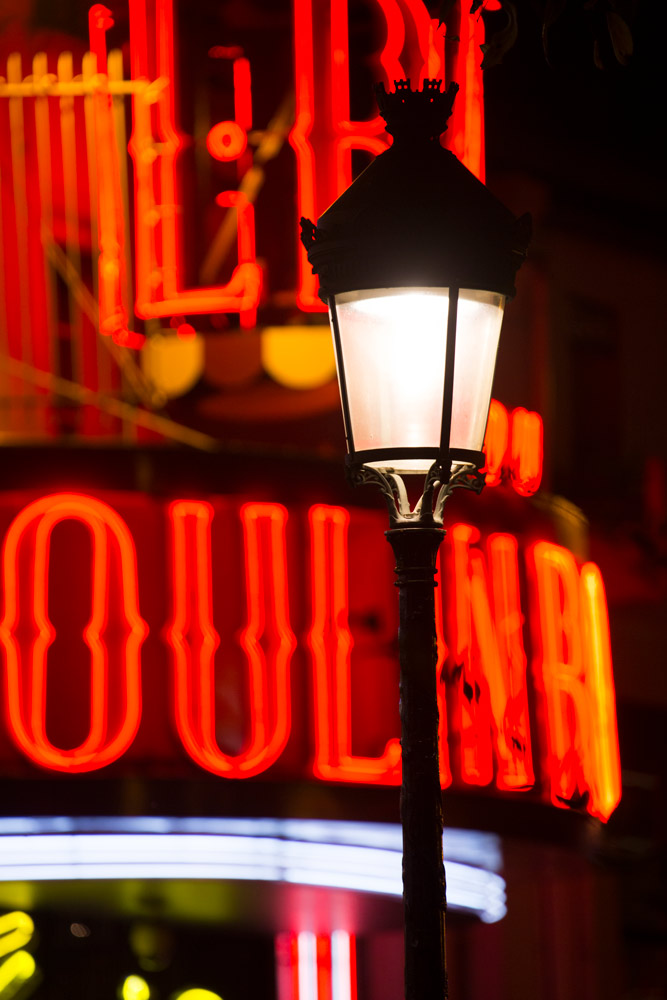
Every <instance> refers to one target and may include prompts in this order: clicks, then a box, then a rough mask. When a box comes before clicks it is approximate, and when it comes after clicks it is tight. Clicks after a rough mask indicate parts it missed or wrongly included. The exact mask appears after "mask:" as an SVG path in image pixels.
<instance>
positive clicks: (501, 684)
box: [0, 493, 620, 819]
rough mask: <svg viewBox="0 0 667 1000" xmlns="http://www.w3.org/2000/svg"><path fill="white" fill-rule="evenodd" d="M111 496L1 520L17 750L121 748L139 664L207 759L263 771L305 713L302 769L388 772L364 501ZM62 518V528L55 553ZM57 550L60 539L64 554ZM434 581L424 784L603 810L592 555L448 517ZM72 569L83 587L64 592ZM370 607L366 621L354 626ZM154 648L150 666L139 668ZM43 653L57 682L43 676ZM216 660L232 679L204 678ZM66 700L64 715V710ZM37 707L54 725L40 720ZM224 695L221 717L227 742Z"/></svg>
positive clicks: (391, 744)
mask: <svg viewBox="0 0 667 1000" xmlns="http://www.w3.org/2000/svg"><path fill="white" fill-rule="evenodd" d="M124 496H125V499H123V498H124ZM128 496H133V497H134V498H133V499H132V500H131V501H130V500H128V499H127V497H128ZM118 497H119V499H118V500H116V501H113V497H111V500H112V501H113V502H106V501H105V500H103V499H101V498H99V497H94V496H86V495H81V494H75V493H55V494H50V495H48V496H42V497H39V498H37V499H35V500H32V501H31V502H28V503H25V505H24V506H23V508H22V509H21V510H20V511H19V512H18V513H17V514H16V515H15V516H14V517H13V520H12V521H11V523H10V524H9V525H8V527H7V529H6V532H5V538H4V545H3V551H2V577H3V589H4V594H5V600H4V613H3V617H2V620H1V621H0V649H2V651H3V655H4V660H5V665H6V670H5V693H6V706H7V712H6V725H7V731H8V733H9V735H10V736H11V739H12V741H13V742H14V744H15V745H16V746H17V747H18V748H19V750H20V751H21V752H22V753H23V754H24V755H25V756H26V757H27V758H28V759H29V760H30V761H32V762H33V763H34V764H37V765H39V766H40V767H43V768H46V769H48V770H55V771H62V772H69V773H77V772H89V771H97V770H100V769H102V768H104V767H106V766H107V765H109V764H111V763H113V762H114V761H117V760H119V759H120V758H121V757H122V756H123V755H124V754H126V753H128V752H129V751H130V750H131V746H132V743H133V741H134V740H135V736H136V734H137V732H138V730H139V728H140V723H141V720H142V718H143V717H144V716H145V715H146V714H148V716H150V715H151V712H154V711H155V709H154V708H153V703H154V701H155V692H150V694H149V691H148V689H147V688H146V683H147V681H146V679H144V680H143V682H142V676H141V675H142V672H143V673H145V671H146V670H149V667H150V676H151V677H153V678H155V677H156V676H160V677H162V678H164V682H163V683H164V685H167V684H168V685H170V686H171V691H172V695H171V700H172V714H173V726H174V731H175V733H177V734H178V737H179V739H180V742H181V744H182V746H183V748H184V750H185V751H186V753H187V754H188V755H189V757H190V758H191V759H192V760H193V761H194V762H195V763H196V764H197V765H198V766H200V767H202V768H205V769H206V770H208V771H209V772H211V773H213V774H216V775H219V776H221V777H227V778H237V779H239V778H240V779H242V778H247V777H251V776H253V775H258V774H262V773H265V772H266V771H267V770H269V769H270V768H273V767H275V768H277V769H278V770H277V772H276V773H282V772H281V770H280V769H281V767H284V766H285V765H284V764H283V758H284V757H285V756H287V758H288V759H291V760H292V765H291V766H294V764H293V761H294V752H295V751H294V749H293V743H291V742H290V740H291V739H293V738H297V736H296V734H297V733H299V732H302V731H303V732H305V731H306V730H307V729H308V728H309V727H310V726H311V725H312V737H311V740H312V757H311V762H310V765H308V768H307V770H308V769H309V770H310V773H311V775H314V776H315V777H316V778H318V779H320V780H325V781H339V782H353V783H361V784H397V783H399V782H400V746H399V743H398V739H397V732H396V733H395V734H394V735H390V734H391V729H392V727H393V726H394V725H395V724H396V723H395V722H393V721H392V719H393V714H392V713H393V711H394V709H395V702H396V701H397V690H395V689H394V687H395V677H393V674H392V671H395V662H394V657H393V654H392V653H391V650H390V645H389V644H390V642H391V641H392V640H391V635H392V633H393V634H394V635H395V622H394V621H393V620H392V618H391V616H392V615H393V614H394V609H393V594H392V593H388V594H385V593H384V591H385V590H386V591H389V590H390V588H389V587H386V588H384V587H383V585H382V584H379V583H378V581H379V580H382V579H383V577H382V576H381V575H378V574H377V573H372V572H371V568H370V567H372V565H373V560H374V559H375V560H377V559H378V558H379V559H383V558H384V559H386V558H387V556H386V554H385V553H384V550H383V549H381V548H378V551H377V553H375V554H374V555H372V554H371V555H366V550H367V545H368V544H370V545H371V546H372V545H375V544H376V542H375V541H369V542H368V543H367V544H366V546H365V547H362V546H360V545H359V544H357V541H358V540H360V538H361V537H362V536H361V534H359V533H360V532H362V533H363V538H364V539H371V537H372V538H373V539H374V538H375V536H376V535H377V537H378V538H379V542H377V545H378V546H382V545H384V539H382V535H381V531H380V530H377V531H376V530H375V529H376V528H377V527H378V526H377V525H376V523H375V522H376V521H377V520H378V518H379V517H381V515H376V514H375V512H373V513H369V512H361V511H348V510H346V509H345V508H342V507H337V506H328V505H322V504H315V505H313V506H312V507H311V508H310V510H309V511H308V512H304V514H303V515H302V514H300V513H299V512H298V511H288V510H287V508H285V507H284V506H283V505H281V504H277V503H270V502H261V503H259V502H249V503H248V502H246V503H242V504H240V505H239V504H237V503H236V502H235V501H233V500H231V499H229V498H228V499H225V498H210V499H207V500H203V499H202V500H198V499H187V500H176V501H173V502H172V503H170V504H166V505H165V506H164V507H162V508H161V509H160V507H159V506H158V505H157V504H156V502H155V501H150V500H149V499H148V498H143V497H141V496H137V495H123V494H119V495H118ZM119 502H120V505H121V507H122V508H123V509H124V511H125V514H126V518H128V517H129V518H130V521H134V524H135V526H134V528H133V529H131V528H130V526H129V525H128V521H127V520H126V519H125V518H124V517H123V516H121V514H120V513H119V511H118V510H117V509H116V506H117V505H118V503H119ZM128 504H129V506H128ZM220 512H224V513H220ZM139 516H141V520H140V521H137V520H136V518H137V517H139ZM371 521H372V522H373V523H372V525H371V523H370V522H371ZM63 531H65V532H67V531H69V532H70V535H67V538H68V539H72V540H73V541H71V542H70V541H68V542H67V545H66V546H65V548H64V549H63V542H62V538H63V537H65V536H63ZM73 532H74V533H76V532H78V535H76V536H75V534H72V533H73ZM355 533H356V534H355ZM165 537H166V545H165V543H164V539H165ZM58 538H60V539H61V540H60V541H58ZM297 539H301V540H300V541H297ZM348 542H349V544H348ZM72 545H76V546H79V549H77V552H78V553H79V554H78V556H76V558H75V556H73V555H72V551H73V549H72V548H71V546H72ZM54 546H55V548H54ZM147 546H149V548H148V549H147ZM361 552H364V556H363V559H362V557H361V555H360V553H361ZM304 553H305V556H304ZM160 558H161V559H162V560H163V562H161V563H159V562H158V561H157V560H159V559H160ZM72 565H74V566H75V567H76V572H75V573H74V574H73V573H72ZM63 574H64V576H63ZM75 579H76V580H78V584H75ZM161 580H164V597H163V598H161V602H162V603H161V604H158V605H157V607H158V608H159V607H162V609H163V610H162V612H160V613H158V611H157V610H156V603H155V602H156V597H155V588H156V582H158V583H159V581H161ZM58 581H60V583H58ZM440 581H441V585H440V588H439V591H438V593H439V594H440V597H441V600H440V601H438V602H437V617H438V621H437V634H438V647H439V658H438V676H439V696H440V705H441V735H442V739H441V774H442V783H443V786H447V785H449V784H450V783H453V784H456V785H459V786H461V785H463V786H465V785H468V786H471V785H472V786H480V787H488V786H490V785H491V784H494V785H495V788H496V789H497V790H498V791H500V792H523V791H529V790H531V789H536V788H537V789H541V790H542V794H543V795H546V797H547V798H549V800H550V801H551V802H552V803H553V804H554V805H557V806H573V807H581V808H585V809H586V810H587V811H588V812H590V813H591V814H593V815H595V816H598V817H600V818H602V819H606V818H607V817H608V816H609V815H610V814H611V812H612V811H613V809H614V808H615V805H616V804H617V802H618V801H619V798H620V769H619V758H618V738H617V731H616V718H615V702H614V684H613V674H612V664H611V654H610V646H609V626H608V618H607V609H606V604H605V596H604V585H603V582H602V578H601V575H600V571H599V569H598V568H597V566H595V565H594V564H593V563H586V564H584V565H583V566H578V565H577V563H576V561H575V559H574V556H573V555H572V553H571V552H569V551H568V550H567V549H564V548H563V547H562V546H559V545H557V544H556V543H555V542H553V541H550V540H547V539H544V538H543V539H541V540H539V541H536V542H532V543H531V544H526V542H525V541H523V540H522V539H520V538H517V536H515V535H514V534H511V533H509V532H494V533H491V534H489V535H488V536H486V537H485V538H483V537H482V536H481V534H480V530H479V529H478V528H477V527H474V526H472V525H469V524H465V523H456V524H453V525H450V527H449V531H448V535H447V538H446V540H445V544H444V546H443V552H442V557H441V565H440ZM75 585H76V586H79V587H83V597H82V598H81V600H80V601H78V602H77V601H76V599H75V598H74V597H73V596H71V588H73V587H74V586H75ZM158 589H159V588H158ZM63 590H64V593H63ZM378 602H379V603H378ZM373 618H377V621H378V623H377V624H373V622H372V621H371V622H370V625H369V626H368V627H366V626H363V622H364V621H365V620H366V619H369V620H370V619H373ZM360 619H361V625H360ZM54 622H55V624H54ZM524 622H525V624H526V627H524ZM297 623H299V624H297ZM362 626H363V627H362ZM360 629H361V631H360ZM74 633H76V635H74ZM68 637H69V638H68ZM65 642H69V643H70V645H69V646H67V650H68V652H67V656H65V654H64V653H63V652H62V650H63V649H64V648H65V647H64V646H63V645H62V644H63V643H65ZM59 644H60V645H59ZM526 645H528V649H529V652H527V651H526ZM157 647H160V648H161V649H162V652H159V649H157ZM156 649H157V652H156ZM50 651H51V652H50ZM156 655H158V656H159V658H160V663H161V664H162V666H160V667H159V668H158V667H156V666H151V664H153V663H155V656H156ZM297 656H298V661H299V663H300V667H299V669H300V670H306V672H307V673H309V675H310V680H309V681H307V682H305V683H307V684H308V685H309V686H310V688H311V691H310V693H309V694H308V695H307V699H308V701H307V703H306V704H304V698H305V697H306V696H305V695H304V693H303V692H302V691H300V692H299V697H298V699H297V702H295V700H294V699H295V692H296V688H295V680H294V677H293V674H294V669H295V664H296V663H297ZM63 657H64V662H65V665H66V670H65V672H64V673H63V666H62V663H63ZM68 657H69V659H68ZM74 661H76V663H78V667H77V668H76V669H78V671H79V673H78V675H77V676H78V677H79V682H78V684H77V682H76V681H75V680H73V679H71V678H72V677H73V676H74V675H73V674H72V673H71V669H70V668H72V669H73V668H74V667H75V665H76V664H75V662H74ZM59 664H60V666H59ZM56 668H57V671H58V676H59V677H60V680H59V682H58V683H59V685H60V687H56V688H54V687H53V681H50V680H49V671H50V670H52V669H56ZM156 669H159V673H158V674H156V673H155V670H156ZM230 672H231V673H230ZM145 676H147V675H145ZM232 676H234V677H235V678H236V680H235V681H234V684H236V685H237V688H234V687H233V685H232V687H231V688H230V689H229V691H228V692H227V694H226V695H224V696H223V695H221V693H220V692H221V684H222V687H223V688H224V687H225V684H226V680H225V678H229V677H232ZM300 676H303V675H302V674H301V675H300ZM392 677H393V680H392ZM68 678H69V679H68ZM360 684H361V685H362V688H361V689H360V688H359V685H360ZM63 685H64V687H63ZM77 688H78V689H79V690H77ZM142 689H143V696H144V707H143V708H142ZM237 689H238V690H237ZM235 690H236V693H234V691H235ZM239 692H240V693H239ZM73 697H74V698H75V700H76V699H77V698H78V705H79V708H78V709H77V710H76V711H74V709H73V708H72V707H71V706H70V707H69V708H68V705H69V702H70V701H71V699H72V698H73ZM221 697H222V701H221ZM360 699H361V701H360ZM72 704H74V703H72ZM59 706H61V707H59ZM308 706H310V707H308ZM531 706H532V708H533V709H534V714H533V712H532V711H531ZM54 711H55V712H56V714H58V713H60V717H61V718H60V724H59V725H60V728H59V729H57V733H58V737H57V738H53V737H52V736H49V731H50V727H51V725H52V721H50V720H52V719H53V712H54ZM230 712H231V713H232V715H234V714H236V716H237V721H238V732H237V733H236V735H235V737H234V738H233V739H231V740H230V739H229V738H228V736H227V734H226V731H227V728H228V726H227V724H228V721H229V719H228V715H229V713H230ZM77 713H78V715H77ZM304 713H305V714H304ZM74 718H78V720H79V721H78V729H77V725H76V724H75V722H73V721H71V720H72V719H74ZM535 718H536V719H537V720H538V721H537V725H536V724H535V722H534V719H535ZM81 720H84V722H85V727H84V728H85V732H83V733H81V728H82V725H81ZM239 720H240V721H239ZM295 727H296V728H295ZM51 732H53V730H51ZM68 733H72V735H71V736H68ZM74 733H79V735H80V736H82V738H80V739H78V741H77V740H74V735H73V734H74ZM239 733H240V735H239ZM383 733H384V734H387V735H384V736H383V735H382V734H383ZM373 734H375V735H373ZM371 736H373V739H372V740H370V743H369V739H370V737H371ZM298 738H299V739H301V740H302V739H303V737H298ZM360 740H361V742H360ZM72 744H74V745H72ZM371 744H372V746H371ZM369 747H370V749H369ZM306 752H307V751H306ZM300 753H301V754H303V750H302V751H300ZM290 755H292V756H291V757H290ZM301 760H302V761H303V757H301ZM299 766H300V767H301V768H302V769H303V768H304V766H305V765H304V763H303V762H302V763H301V764H300V765H299ZM297 770H298V768H297ZM300 773H301V775H302V776H303V773H304V772H303V770H301V772H300Z"/></svg>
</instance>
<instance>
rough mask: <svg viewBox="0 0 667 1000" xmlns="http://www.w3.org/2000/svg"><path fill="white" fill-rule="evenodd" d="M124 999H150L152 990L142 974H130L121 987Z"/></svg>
mask: <svg viewBox="0 0 667 1000" xmlns="http://www.w3.org/2000/svg"><path fill="white" fill-rule="evenodd" d="M120 993H121V997H122V998H123V1000H148V998H149V997H150V995H151V991H150V989H149V988H148V983H147V982H146V980H145V979H142V978H141V976H128V977H127V978H126V980H125V982H124V983H123V985H122V986H121V988H120Z"/></svg>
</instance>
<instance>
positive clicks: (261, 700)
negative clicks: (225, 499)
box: [167, 500, 296, 778]
mask: <svg viewBox="0 0 667 1000" xmlns="http://www.w3.org/2000/svg"><path fill="white" fill-rule="evenodd" d="M169 518H170V520H171V526H172V574H173V575H172V581H173V608H172V620H171V624H170V625H169V628H168V630H167V637H168V641H169V645H170V646H171V649H172V655H173V658H174V667H175V675H176V678H175V679H176V685H175V698H174V712H175V719H176V727H177V729H178V733H179V735H180V737H181V740H182V741H183V745H184V747H185V749H186V750H187V752H188V753H189V754H190V756H191V757H192V759H193V760H194V761H196V763H197V764H200V765H201V766H202V767H205V768H206V769H207V770H208V771H212V772H213V773H214V774H219V775H223V776H224V777H229V778H243V777H248V776H249V775H251V774H258V773H260V772H261V771H264V770H266V768H268V767H270V766H271V764H273V763H274V761H275V760H276V759H277V757H279V756H280V754H281V753H282V751H283V750H284V748H285V744H286V742H287V738H288V736H289V730H290V697H289V664H290V660H291V657H292V653H293V651H294V647H295V644H296V643H295V639H294V634H293V633H292V631H291V629H290V626H289V613H288V607H287V575H286V559H285V524H286V521H287V511H286V510H285V508H284V507H281V506H280V505H279V504H245V506H244V507H243V508H242V509H241V521H242V523H243V531H244V541H245V566H246V596H247V604H248V607H247V625H246V627H245V628H244V629H243V632H242V633H241V638H240V644H241V648H242V649H243V651H244V653H245V656H246V659H247V666H248V686H249V693H250V697H249V701H250V705H251V711H250V713H249V714H250V723H251V731H250V736H249V739H248V740H247V745H246V746H245V748H244V749H243V750H242V751H241V752H239V753H236V754H233V755H232V754H228V753H224V752H223V751H222V750H220V748H219V746H218V744H217V741H216V735H215V731H216V704H215V670H214V658H215V652H216V649H217V648H218V646H219V642H220V637H219V635H218V633H217V632H216V630H215V628H214V626H213V617H212V590H211V563H210V553H211V521H212V519H213V509H212V507H211V506H210V504H207V503H202V502H201V501H186V500H179V501H176V502H175V503H173V504H171V506H170V508H169ZM264 639H268V641H267V647H268V648H267V649H265V647H264V645H263V640H264Z"/></svg>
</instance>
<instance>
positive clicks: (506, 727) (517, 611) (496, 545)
mask: <svg viewBox="0 0 667 1000" xmlns="http://www.w3.org/2000/svg"><path fill="white" fill-rule="evenodd" d="M449 539H450V547H451V552H452V568H453V587H454V602H453V605H454V609H453V610H454V614H453V615H452V630H453V635H454V646H453V654H452V667H451V671H450V672H451V687H452V693H453V694H454V697H455V701H456V705H457V713H458V719H457V725H456V729H457V732H458V741H459V753H460V759H461V772H462V776H463V779H464V781H466V782H469V783H470V784H477V785H487V784H489V783H490V782H491V780H492V778H493V770H494V768H493V764H494V759H493V758H494V757H495V763H496V785H497V787H498V788H503V789H507V790H511V789H522V788H529V787H531V786H532V784H533V783H534V775H533V766H532V751H531V740H530V724H529V717H528V700H527V691H526V656H525V653H524V649H523V639H522V634H521V627H522V614H521V605H520V602H519V584H518V572H519V571H518V562H517V543H516V539H515V538H513V536H512V535H504V534H496V535H491V536H489V538H488V540H487V546H486V548H487V556H488V562H489V566H490V570H491V574H490V575H491V587H489V584H488V580H487V571H486V566H485V562H484V557H483V555H482V553H481V551H480V550H479V549H476V548H473V547H472V546H473V543H475V542H478V541H479V531H478V530H477V529H476V528H473V527H471V526H470V525H467V524H455V525H453V527H452V528H451V529H450V532H449ZM490 732H492V733H493V749H494V753H493V754H492V742H491V740H490V739H489V733H490Z"/></svg>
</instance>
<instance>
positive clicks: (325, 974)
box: [315, 934, 332, 1000]
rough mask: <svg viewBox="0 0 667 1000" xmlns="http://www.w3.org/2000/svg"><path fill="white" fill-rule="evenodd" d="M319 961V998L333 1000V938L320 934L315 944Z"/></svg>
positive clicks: (320, 999) (319, 999)
mask: <svg viewBox="0 0 667 1000" xmlns="http://www.w3.org/2000/svg"><path fill="white" fill-rule="evenodd" d="M315 954H316V961H317V1000H332V983H331V938H330V937H329V935H328V934H318V935H317V939H316V945H315Z"/></svg>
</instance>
